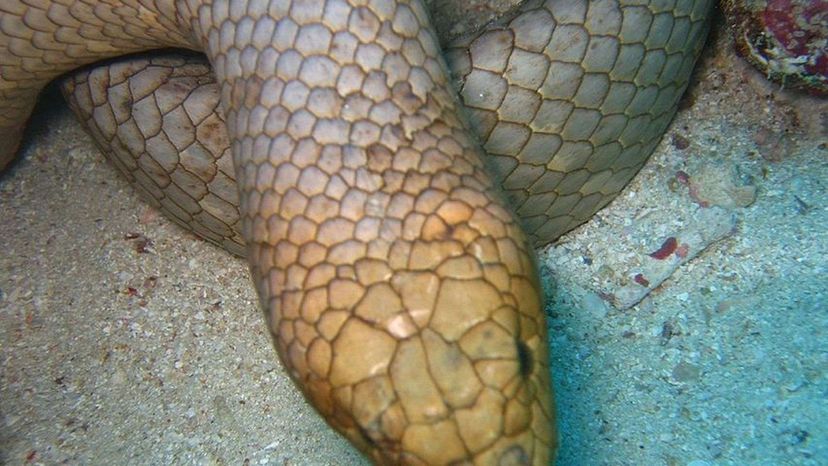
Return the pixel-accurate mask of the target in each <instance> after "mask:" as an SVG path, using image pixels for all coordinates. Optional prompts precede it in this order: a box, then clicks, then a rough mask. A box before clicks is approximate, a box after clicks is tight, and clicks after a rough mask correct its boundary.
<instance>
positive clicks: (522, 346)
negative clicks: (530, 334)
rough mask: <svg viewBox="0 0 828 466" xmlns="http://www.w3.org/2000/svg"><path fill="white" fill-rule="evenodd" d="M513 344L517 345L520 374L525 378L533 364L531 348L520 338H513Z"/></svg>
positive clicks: (530, 371) (530, 372)
mask: <svg viewBox="0 0 828 466" xmlns="http://www.w3.org/2000/svg"><path fill="white" fill-rule="evenodd" d="M515 346H516V347H517V357H518V365H519V370H520V375H521V377H523V378H524V379H525V378H527V377H529V375H530V374H532V366H533V365H534V364H535V361H534V359H533V358H532V350H530V349H529V347H528V346H526V343H524V342H523V341H521V340H515Z"/></svg>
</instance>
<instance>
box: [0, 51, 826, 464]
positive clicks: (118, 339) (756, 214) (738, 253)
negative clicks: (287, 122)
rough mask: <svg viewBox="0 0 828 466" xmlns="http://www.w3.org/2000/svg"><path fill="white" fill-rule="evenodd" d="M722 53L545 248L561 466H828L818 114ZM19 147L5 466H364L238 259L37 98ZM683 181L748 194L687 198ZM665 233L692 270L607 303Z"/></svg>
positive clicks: (0, 297) (0, 214) (4, 307)
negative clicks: (650, 145) (637, 163)
mask: <svg viewBox="0 0 828 466" xmlns="http://www.w3.org/2000/svg"><path fill="white" fill-rule="evenodd" d="M726 45H727V39H726V38H725V37H723V36H722V35H719V37H718V39H717V40H715V41H714V45H712V46H709V47H708V50H707V55H708V58H706V59H705V60H704V61H703V63H702V65H701V68H700V70H699V71H698V72H697V79H698V81H699V83H698V84H696V85H694V86H693V87H692V88H691V89H690V92H689V97H687V98H686V99H685V103H684V105H683V107H684V108H683V110H682V111H681V112H680V113H679V115H678V117H677V119H676V120H675V122H674V123H673V125H672V126H671V128H670V130H669V132H668V134H667V136H666V137H665V138H664V141H663V143H662V144H661V146H660V147H659V149H658V151H657V153H656V154H654V156H653V157H652V159H651V161H650V162H649V163H648V165H647V166H646V167H645V168H644V170H642V172H641V173H640V174H639V176H638V177H637V178H636V179H635V180H634V181H633V183H632V184H631V186H629V188H628V189H627V190H626V191H625V192H624V193H622V195H621V196H620V197H619V198H618V199H617V200H616V201H615V202H614V203H613V204H612V205H611V206H610V207H609V208H607V209H605V210H604V211H602V212H601V213H599V214H598V215H597V217H596V218H595V219H593V221H591V222H589V223H588V224H586V225H584V226H583V227H581V228H579V229H578V230H576V231H574V232H572V233H571V234H569V235H567V236H566V237H565V238H563V239H562V241H560V243H559V244H558V245H557V246H556V247H553V248H550V249H547V250H544V251H540V259H541V264H542V265H541V269H542V278H543V281H544V286H545V288H546V291H547V294H548V295H549V303H548V307H547V312H548V313H549V316H550V320H549V323H550V348H551V351H552V354H553V357H552V366H553V377H554V380H555V390H556V392H557V394H556V396H557V406H558V412H559V426H560V430H561V441H562V446H561V450H560V454H559V461H558V464H560V465H669V466H674V465H675V466H678V465H687V466H702V465H718V464H722V465H724V464H734V465H747V464H755V465H760V464H761V465H825V464H828V303H826V299H828V258H827V255H828V252H826V250H827V249H828V247H826V246H827V245H828V241H827V240H828V233H826V231H828V195H826V189H828V147H826V141H828V109H826V104H825V101H818V100H814V99H794V98H792V97H791V95H790V94H788V93H787V92H781V91H779V89H778V87H777V86H770V85H766V84H763V83H762V79H761V77H760V76H757V75H756V74H755V73H753V72H752V71H750V70H748V69H747V68H746V67H744V66H742V65H740V64H739V63H738V60H737V59H736V58H734V57H733V56H732V55H731V54H730V52H727V51H722V50H725V49H726ZM717 50H718V52H717ZM22 155H23V160H21V161H19V163H17V164H16V165H15V166H14V167H13V169H12V170H11V171H10V172H8V173H6V174H4V175H3V176H2V177H0V218H2V223H0V238H2V239H3V242H2V246H0V248H1V249H0V463H2V464H12V465H16V464H279V465H349V464H365V460H364V459H361V458H360V456H359V454H358V453H356V452H355V451H354V450H353V449H352V448H351V447H350V446H349V445H348V444H347V442H346V441H344V440H343V439H341V438H340V437H338V436H337V435H336V434H335V433H333V432H332V431H331V430H330V429H329V428H328V427H327V426H326V425H325V424H324V422H323V421H322V420H321V419H320V418H319V417H318V416H316V414H315V413H314V412H313V411H312V409H311V408H309V406H308V405H306V404H305V403H304V401H303V400H302V398H301V396H300V395H299V394H298V393H297V391H296V390H294V389H293V387H292V385H291V382H290V381H289V380H288V378H287V376H286V375H285V373H284V372H283V370H282V368H281V366H280V364H279V363H278V361H277V358H276V356H275V352H274V351H273V349H272V347H271V345H270V341H269V337H268V336H267V333H266V330H265V325H264V322H263V319H262V317H261V314H260V312H259V310H258V308H257V303H256V298H255V296H254V292H253V290H252V287H251V286H250V282H249V279H248V278H247V270H246V266H245V264H244V263H243V262H242V261H241V260H239V259H236V258H233V257H231V256H229V255H228V254H226V253H224V252H223V251H221V250H219V249H217V248H216V247H214V246H212V245H210V244H208V243H206V242H204V241H201V240H199V239H197V238H195V237H194V236H192V235H191V234H189V233H187V232H184V231H183V230H181V229H180V228H179V227H177V226H175V225H174V224H172V223H170V222H169V221H167V220H166V219H164V218H163V217H161V216H160V215H159V214H158V213H157V212H155V211H154V210H152V209H150V208H149V207H147V205H146V204H144V203H143V202H142V201H140V200H139V199H138V197H137V196H135V195H134V193H133V192H132V190H131V188H130V187H129V186H128V185H127V184H126V183H125V182H124V181H123V180H122V179H121V178H120V177H118V176H117V175H116V173H115V171H114V169H113V168H112V167H111V166H110V165H109V164H108V163H107V162H106V161H105V160H104V159H103V157H102V156H101V155H100V154H99V152H98V151H97V150H96V149H95V147H94V146H93V144H92V142H91V140H90V139H89V137H87V136H86V134H85V133H84V132H83V131H82V130H81V127H80V126H79V125H78V123H76V122H75V121H74V120H73V118H72V116H71V115H70V113H69V111H68V110H67V109H66V107H65V105H64V104H62V103H60V102H59V100H58V99H56V98H54V96H52V97H51V98H49V99H48V101H47V102H45V103H44V105H41V109H40V113H39V114H38V116H37V118H36V120H35V121H34V123H33V128H32V130H31V131H30V134H29V137H28V140H27V143H26V144H25V146H24V148H23V152H22ZM678 171H683V172H684V173H686V174H687V175H688V177H689V179H690V180H691V182H698V183H699V186H702V185H703V184H705V183H707V182H706V181H705V180H704V179H702V178H703V177H705V176H707V177H710V178H715V176H714V175H715V174H716V173H719V174H725V175H726V176H722V177H719V178H720V179H717V180H716V181H715V182H711V183H708V184H710V185H712V187H711V186H708V187H709V188H711V189H719V191H722V192H725V194H727V193H730V194H733V193H734V192H736V193H737V194H738V193H739V192H740V191H738V189H737V187H738V186H739V185H749V186H755V188H756V199H755V202H753V203H752V204H750V205H749V206H747V207H733V208H731V209H727V210H716V208H714V207H707V208H704V207H701V206H700V205H699V203H698V202H697V199H696V200H694V197H693V196H691V195H690V192H689V189H688V186H687V185H686V184H682V183H680V182H678V181H677V179H676V173H677V172H678ZM731 182H733V185H732V186H731V185H730V183H731ZM742 194H743V193H742ZM719 197H722V196H719ZM724 197H725V198H727V197H728V196H727V195H725V196H724ZM731 197H732V196H731ZM736 197H740V196H736ZM744 197H745V196H744V195H741V199H743V200H744ZM747 197H748V198H749V197H750V196H747ZM743 203H744V202H743ZM711 212H713V214H711ZM711 215H712V217H711ZM711 218H712V219H714V220H715V221H713V220H711ZM721 221H724V222H725V226H726V228H724V229H722V228H721ZM727 222H733V223H732V225H731V224H730V223H727ZM716 228H719V233H720V234H721V235H722V236H723V238H721V239H720V240H718V241H713V240H712V239H709V238H708V237H707V236H706V233H705V232H707V231H709V230H711V229H716ZM136 234H137V235H144V236H145V237H146V238H148V239H149V240H150V241H151V245H150V246H149V249H148V252H146V253H139V252H138V249H140V247H139V245H138V244H137V243H139V242H141V240H142V238H140V237H139V238H138V239H129V238H130V237H132V236H135V235H136ZM670 236H675V237H677V238H678V239H679V243H680V244H682V240H683V239H686V238H691V239H692V238H696V239H698V238H702V239H701V240H699V241H697V242H695V243H693V245H694V246H693V247H692V248H691V249H694V250H691V251H690V252H691V254H690V255H691V256H692V254H695V253H697V252H698V253H699V254H698V256H696V257H695V258H693V259H692V260H690V261H689V262H687V263H684V264H683V265H681V266H679V267H678V268H677V269H676V270H675V271H674V272H672V274H669V273H665V272H664V270H662V269H664V267H662V268H661V269H658V272H657V273H661V274H663V275H664V276H665V277H667V276H668V275H669V278H667V280H666V281H664V283H662V284H661V286H659V287H657V288H656V289H655V290H654V291H653V292H652V293H651V294H649V295H648V296H647V297H645V298H644V300H643V301H642V302H640V303H639V304H638V305H636V306H634V307H632V308H629V309H626V310H619V309H617V308H616V307H614V306H613V303H614V302H618V300H617V299H616V298H618V297H619V296H621V295H623V294H624V293H627V292H629V291H630V290H632V292H635V291H636V288H635V287H636V286H643V285H640V284H638V283H636V282H635V279H634V277H635V276H636V274H638V273H642V271H645V273H643V274H642V277H643V278H645V279H646V278H652V277H650V276H648V275H647V274H649V273H656V272H654V271H653V270H655V269H653V268H652V266H653V259H649V258H648V256H647V255H648V254H649V253H651V252H653V251H655V250H657V249H658V248H659V246H660V245H661V244H662V242H663V241H664V240H665V238H668V237H670ZM688 241H691V240H690V239H688ZM707 243H710V245H709V246H708V247H707V248H706V249H703V250H702V249H701V247H700V246H697V245H698V244H707ZM665 260H667V261H671V260H677V259H675V258H674V256H671V257H670V258H668V259H665ZM663 264H664V262H663V261H662V262H659V263H658V264H655V265H656V266H658V265H663ZM648 267H650V268H648ZM656 268H658V267H656ZM667 269H668V271H669V269H671V267H668V268H667ZM639 281H640V279H639ZM648 281H649V280H648ZM654 286H655V283H653V282H652V281H651V284H650V287H654Z"/></svg>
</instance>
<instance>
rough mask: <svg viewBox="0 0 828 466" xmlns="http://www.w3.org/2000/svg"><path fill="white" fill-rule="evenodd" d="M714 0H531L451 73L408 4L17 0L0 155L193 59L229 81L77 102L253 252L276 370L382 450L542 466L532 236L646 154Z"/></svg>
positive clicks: (188, 211) (540, 328)
mask: <svg viewBox="0 0 828 466" xmlns="http://www.w3.org/2000/svg"><path fill="white" fill-rule="evenodd" d="M710 6H711V2H710V1H666V0H665V1H622V2H617V1H610V0H606V1H604V0H597V1H574V2H569V1H557V0H548V1H546V2H540V1H527V2H526V3H524V4H523V5H522V6H521V7H520V9H519V10H517V11H515V12H513V13H512V14H509V15H507V16H506V17H505V18H504V19H502V20H501V21H500V22H499V23H497V24H495V25H493V26H491V27H490V28H488V29H487V30H486V31H484V32H480V33H478V34H475V35H472V36H470V37H467V38H463V39H460V40H458V41H457V42H456V43H454V44H452V45H450V46H449V47H448V48H447V49H446V50H445V57H446V58H447V59H448V60H447V61H448V63H449V66H450V68H451V73H452V74H453V76H454V79H453V80H452V79H451V78H450V77H449V72H448V70H447V68H446V66H445V62H444V61H443V60H442V59H441V57H442V56H443V52H441V50H440V47H439V45H438V42H437V39H436V38H435V35H434V33H433V31H432V29H431V26H430V25H429V20H428V15H427V13H426V12H425V10H424V8H423V6H422V5H421V3H420V2H419V1H417V0H414V1H411V2H407V1H387V0H382V1H380V0H378V1H357V0H305V1H293V2H291V1H287V0H285V1H279V0H259V1H256V0H247V1H237V0H225V1H218V0H217V1H209V0H177V1H175V0H126V1H114V0H107V1H93V0H52V1H34V0H5V1H3V2H2V3H0V15H2V16H0V109H1V110H2V111H0V167H2V166H4V165H6V164H7V163H8V162H9V161H10V160H11V159H12V158H13V156H14V155H15V152H16V149H17V147H18V145H19V141H20V137H21V131H22V129H23V127H24V125H25V122H26V120H27V118H28V116H29V114H30V113H31V111H32V107H33V105H34V102H35V100H36V98H37V95H38V93H39V91H40V90H41V89H42V88H43V86H44V85H46V84H47V83H48V82H50V81H51V80H53V79H55V78H56V77H58V76H60V75H62V74H64V73H66V72H69V71H71V70H73V69H76V68H78V67H80V66H82V65H86V64H90V63H93V62H97V61H99V60H102V59H106V58H111V57H114V56H118V55H122V54H126V53H132V52H139V51H144V50H149V49H157V48H164V47H177V48H187V49H193V50H197V51H203V52H204V53H205V54H206V56H207V58H208V59H209V61H210V64H211V65H212V67H213V68H212V69H213V70H215V71H214V73H215V81H213V76H212V72H211V71H210V68H209V67H208V66H207V65H206V64H205V63H204V62H202V61H199V60H198V59H197V58H193V57H190V56H162V57H148V58H147V57H143V58H135V59H132V60H129V61H125V62H117V63H114V64H109V65H106V66H103V67H95V68H89V69H87V70H85V71H83V72H81V73H77V74H74V75H70V76H69V77H68V78H67V79H66V81H65V84H64V88H65V92H66V94H67V97H69V99H70V102H71V105H72V106H73V108H74V110H75V111H76V113H78V114H79V115H81V116H82V118H83V120H84V121H85V122H86V123H87V125H88V126H89V127H90V131H91V132H92V134H93V136H94V137H95V139H96V140H97V142H98V143H99V144H101V145H102V147H103V149H104V151H105V152H106V153H107V155H108V156H109V158H110V159H112V160H113V161H114V162H115V164H116V165H117V166H118V167H119V169H120V170H121V171H122V172H123V173H124V174H125V175H126V176H127V177H128V178H129V179H130V181H131V182H132V183H133V184H134V185H135V186H136V187H138V189H139V190H140V191H142V192H143V193H144V194H145V195H146V197H147V198H148V199H150V200H151V202H153V203H154V204H155V205H157V206H159V207H160V208H161V209H162V210H164V211H165V212H166V213H167V214H168V215H169V216H170V217H171V218H173V219H174V220H176V221H177V222H179V223H182V224H184V225H185V226H186V227H188V228H190V229H192V230H194V231H195V232H197V233H199V234H200V235H202V236H203V237H205V238H207V239H208V240H210V241H213V242H215V243H217V244H219V245H221V246H223V247H225V248H227V249H228V250H230V251H232V252H235V253H237V254H246V256H247V257H248V260H249V262H250V268H251V272H252V276H253V280H254V282H255V284H256V287H257V290H258V292H259V297H260V302H261V304H262V306H263V308H264V309H265V314H266V316H267V321H268V325H269V328H270V329H271V331H272V333H273V335H274V342H275V346H276V348H277V351H278V353H279V355H280V357H281V359H282V361H283V362H284V364H285V366H286V367H287V368H288V370H289V372H290V374H291V375H292V377H293V378H294V380H295V381H296V382H297V384H298V385H299V387H300V388H301V389H302V391H303V392H304V394H305V396H306V397H307V398H308V400H309V401H310V402H311V403H313V405H314V406H315V407H316V409H317V410H318V411H319V412H320V413H321V414H322V415H323V416H324V417H325V418H326V419H327V421H328V422H329V423H330V424H331V426H333V427H334V428H336V429H337V430H339V431H340V432H341V433H343V434H344V435H345V436H346V437H348V438H349V439H350V440H351V442H353V443H354V444H355V445H356V446H357V447H358V448H359V449H360V450H362V451H363V452H364V453H365V454H366V455H367V456H369V457H370V458H371V459H372V460H374V461H375V462H377V463H382V464H449V463H452V464H472V463H473V464H500V465H507V464H535V465H542V464H548V463H549V462H550V461H551V459H552V458H553V457H554V452H555V449H556V445H557V434H556V430H555V425H554V406H553V402H552V396H551V387H550V381H549V368H548V357H547V354H546V353H547V349H546V348H547V343H546V325H545V321H544V315H543V305H542V299H541V296H540V292H539V285H538V278H537V272H536V269H535V265H534V260H533V252H532V246H533V245H542V244H546V243H548V242H550V241H552V240H554V239H555V238H557V237H558V236H559V235H560V234H562V233H563V232H565V231H567V230H569V229H571V228H573V227H574V226H577V225H578V224H580V223H582V222H584V221H585V220H586V219H588V218H589V217H590V216H591V215H592V214H593V213H594V212H595V211H596V210H598V209H600V208H601V207H603V206H604V205H606V204H607V203H608V202H609V201H610V200H611V199H612V198H613V197H614V196H615V195H616V194H617V193H618V192H619V191H620V190H621V189H622V188H623V186H624V185H625V184H626V183H627V182H628V181H629V179H630V178H632V176H633V175H634V174H635V173H636V172H637V171H638V169H639V168H640V167H641V166H642V165H643V163H644V161H645V160H646V158H647V156H648V155H649V154H650V152H651V151H652V150H653V148H654V146H655V144H656V143H657V142H658V140H659V138H660V137H661V134H662V133H663V131H664V130H665V129H666V127H667V125H668V124H669V122H670V120H671V118H672V116H673V114H674V113H675V110H676V107H677V103H678V99H679V97H680V96H681V94H682V92H683V90H684V88H685V87H686V85H687V82H688V79H689V75H690V72H691V70H692V67H693V64H694V62H695V59H696V57H697V55H698V52H699V50H700V48H701V44H702V42H703V40H704V36H705V33H706V29H707V27H706V18H707V16H708V13H709V10H710ZM452 81H454V83H455V84H456V86H457V88H458V91H459V94H460V96H461V99H462V103H463V105H464V106H465V108H466V110H465V111H459V110H458V106H459V103H458V101H457V99H456V98H455V97H454V90H453V89H452V86H451V85H452ZM214 83H218V84H214ZM219 106H220V110H219V109H218V107H219ZM467 121H468V124H469V125H470V126H471V127H472V128H473V129H474V132H471V131H470V130H469V129H468V126H467ZM225 124H226V131H225ZM478 141H480V142H482V145H483V148H484V149H485V151H486V152H487V153H488V156H487V155H484V153H483V151H482V150H481V148H480V143H479V142H478ZM231 153H232V163H231V161H230V156H231ZM225 155H226V156H225ZM484 157H488V159H486V160H485V161H484ZM490 170H491V173H490ZM501 188H502V190H501ZM504 191H505V194H506V195H505V196H504V195H503V192H504ZM514 213H517V214H518V216H520V218H521V220H520V221H519V220H517V218H516V217H515V215H514ZM524 231H525V233H524ZM244 245H246V249H245V246H244Z"/></svg>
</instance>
